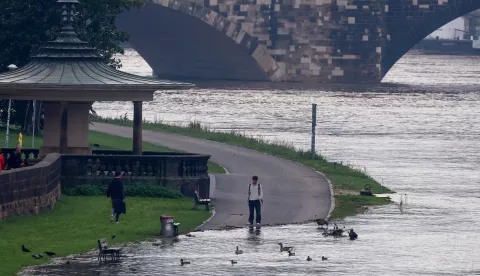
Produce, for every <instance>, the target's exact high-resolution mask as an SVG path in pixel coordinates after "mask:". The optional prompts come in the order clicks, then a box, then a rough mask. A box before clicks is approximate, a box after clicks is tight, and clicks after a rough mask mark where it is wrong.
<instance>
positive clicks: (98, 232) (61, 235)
mask: <svg viewBox="0 0 480 276" xmlns="http://www.w3.org/2000/svg"><path fill="white" fill-rule="evenodd" d="M125 202H126V204H127V214H126V215H122V216H121V217H120V223H119V224H115V223H110V222H109V215H110V212H111V203H110V200H109V199H108V198H106V197H68V196H63V197H62V198H61V199H60V200H59V202H57V204H56V205H55V208H54V210H53V211H51V212H48V213H42V214H39V215H32V216H22V217H14V218H9V219H7V220H4V221H0V236H1V238H0V259H1V265H0V275H2V276H3V275H14V274H15V273H16V272H18V271H19V270H20V269H21V267H24V266H28V265H37V264H41V263H45V262H47V261H48V257H46V256H45V257H44V258H43V259H40V260H35V259H33V258H32V254H38V253H41V252H43V251H53V252H55V253H57V256H67V255H70V254H76V253H83V252H86V251H88V250H90V249H93V248H96V246H97V240H98V239H99V238H104V237H105V238H107V239H108V243H109V244H117V243H125V242H133V241H140V240H145V239H149V238H153V237H154V235H155V234H159V233H160V216H161V215H162V214H168V215H171V216H174V217H175V222H180V223H181V224H180V231H181V232H187V231H188V230H192V229H194V228H195V227H196V226H198V225H200V224H201V223H202V222H203V221H205V220H206V219H207V218H208V217H209V216H210V214H209V212H206V211H203V210H200V211H192V210H190V209H191V208H192V205H193V203H192V200H191V199H175V200H174V199H151V198H127V199H126V201H125ZM200 209H202V208H200ZM112 234H116V235H117V237H116V238H115V239H113V240H112V238H111V236H112ZM22 244H24V245H25V247H27V248H28V249H30V250H31V251H32V253H23V252H22V250H21V246H22ZM44 255H45V254H44Z"/></svg>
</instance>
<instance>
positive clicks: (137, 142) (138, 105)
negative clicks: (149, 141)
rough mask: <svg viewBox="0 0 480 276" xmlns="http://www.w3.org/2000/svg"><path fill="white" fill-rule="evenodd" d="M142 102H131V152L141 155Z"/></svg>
mask: <svg viewBox="0 0 480 276" xmlns="http://www.w3.org/2000/svg"><path fill="white" fill-rule="evenodd" d="M142 124H143V118H142V102H133V154H134V155H142V140H143V139H142Z"/></svg>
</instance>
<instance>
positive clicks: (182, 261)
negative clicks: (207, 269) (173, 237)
mask: <svg viewBox="0 0 480 276" xmlns="http://www.w3.org/2000/svg"><path fill="white" fill-rule="evenodd" d="M180 264H181V265H182V266H183V265H187V264H190V262H186V261H184V260H183V259H180Z"/></svg>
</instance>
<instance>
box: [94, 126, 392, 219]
mask: <svg viewBox="0 0 480 276" xmlns="http://www.w3.org/2000/svg"><path fill="white" fill-rule="evenodd" d="M91 119H92V120H93V121H97V122H104V123H111V124H116V125H122V126H130V127H131V126H132V121H131V120H129V119H127V118H101V117H92V118H91ZM143 128H144V129H148V130H153V131H159V132H165V133H173V134H178V135H183V136H188V137H195V138H200V139H205V140H211V141H216V142H221V143H226V144H231V145H236V146H240V147H244V148H248V149H251V150H255V151H259V152H263V153H266V154H270V155H273V156H277V157H281V158H284V159H287V160H292V161H295V162H298V163H301V164H303V165H306V166H309V167H311V168H312V169H314V170H316V171H318V172H321V173H322V174H324V175H325V176H326V177H327V178H328V179H329V180H330V181H331V183H332V185H333V189H334V193H335V196H334V197H335V208H334V210H333V212H332V213H331V214H330V219H342V218H345V217H347V216H352V215H355V214H358V213H361V212H363V211H364V210H365V208H364V207H365V206H376V205H384V204H388V203H390V199H389V198H377V197H365V196H360V195H359V191H360V190H362V189H363V188H364V187H365V185H367V184H369V185H370V186H371V187H372V191H373V192H374V193H376V194H387V193H392V191H391V190H390V189H388V188H387V187H384V186H382V185H381V184H380V183H378V182H377V181H376V180H375V179H373V178H372V177H371V176H369V175H368V174H367V173H366V172H364V171H361V170H359V169H356V168H353V167H351V166H348V165H345V164H337V163H333V162H329V161H328V160H326V159H325V157H323V156H321V155H318V154H317V155H316V158H315V160H312V159H311V152H310V151H303V150H299V149H296V148H295V147H294V146H293V145H291V144H288V143H281V142H276V143H271V142H267V141H264V140H260V139H255V138H251V137H248V136H246V135H243V134H240V133H236V132H229V133H223V132H215V131H212V130H210V129H208V128H207V127H205V126H202V125H201V124H200V123H199V122H190V123H189V124H188V125H187V126H175V125H167V124H160V123H149V122H144V125H143Z"/></svg>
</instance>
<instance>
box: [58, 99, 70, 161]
mask: <svg viewBox="0 0 480 276" xmlns="http://www.w3.org/2000/svg"><path fill="white" fill-rule="evenodd" d="M60 116H61V118H60V154H66V153H67V147H68V134H67V133H68V104H67V102H62V104H61V107H60Z"/></svg>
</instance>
